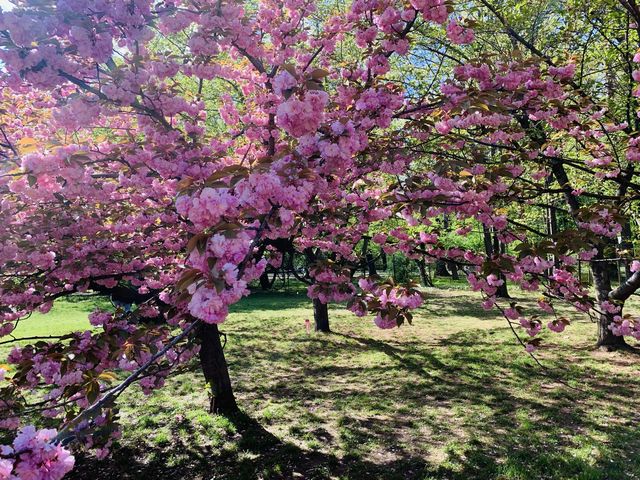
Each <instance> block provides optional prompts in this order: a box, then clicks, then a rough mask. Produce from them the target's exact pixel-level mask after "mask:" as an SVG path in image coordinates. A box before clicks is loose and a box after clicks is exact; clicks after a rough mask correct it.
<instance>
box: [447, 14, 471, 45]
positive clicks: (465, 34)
mask: <svg viewBox="0 0 640 480" xmlns="http://www.w3.org/2000/svg"><path fill="white" fill-rule="evenodd" d="M447 37H448V38H449V40H451V41H452V42H453V43H455V44H457V45H463V44H465V43H471V42H473V40H474V38H475V35H474V33H473V30H472V29H470V28H465V27H463V26H461V25H460V24H459V23H458V22H457V21H456V20H452V21H451V22H449V25H447Z"/></svg>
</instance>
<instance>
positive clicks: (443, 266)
mask: <svg viewBox="0 0 640 480" xmlns="http://www.w3.org/2000/svg"><path fill="white" fill-rule="evenodd" d="M434 275H436V276H437V277H450V276H451V274H450V273H449V270H447V263H446V262H445V261H444V260H441V259H438V260H436V271H435V273H434Z"/></svg>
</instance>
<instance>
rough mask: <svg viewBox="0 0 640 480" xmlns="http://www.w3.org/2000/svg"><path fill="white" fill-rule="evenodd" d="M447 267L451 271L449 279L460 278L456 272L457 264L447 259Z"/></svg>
mask: <svg viewBox="0 0 640 480" xmlns="http://www.w3.org/2000/svg"><path fill="white" fill-rule="evenodd" d="M447 267H448V269H449V271H450V272H451V279H452V280H460V275H459V274H458V264H457V263H456V262H454V261H453V260H448V261H447Z"/></svg>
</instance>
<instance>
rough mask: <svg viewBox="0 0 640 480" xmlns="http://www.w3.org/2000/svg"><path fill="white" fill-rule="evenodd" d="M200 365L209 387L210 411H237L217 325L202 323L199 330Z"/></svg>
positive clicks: (225, 412)
mask: <svg viewBox="0 0 640 480" xmlns="http://www.w3.org/2000/svg"><path fill="white" fill-rule="evenodd" d="M198 333H199V338H200V342H201V345H200V365H201V367H202V372H203V373H204V378H205V379H206V381H207V383H208V384H209V385H210V387H211V404H210V405H209V412H210V413H220V414H229V413H234V412H236V411H238V405H237V404H236V399H235V397H234V395H233V389H232V388H231V379H230V378H229V370H228V368H227V361H226V360H225V358H224V351H223V349H222V343H221V342H220V332H219V331H218V325H216V324H208V323H203V324H202V325H201V326H200V330H199V332H198Z"/></svg>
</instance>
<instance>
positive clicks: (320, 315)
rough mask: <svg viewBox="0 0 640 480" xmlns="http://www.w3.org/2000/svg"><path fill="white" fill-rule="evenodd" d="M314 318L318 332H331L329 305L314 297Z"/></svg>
mask: <svg viewBox="0 0 640 480" xmlns="http://www.w3.org/2000/svg"><path fill="white" fill-rule="evenodd" d="M313 319H314V320H315V324H316V332H324V333H331V329H330V328H329V307H328V305H327V304H326V303H322V302H321V301H320V300H319V299H317V298H314V299H313Z"/></svg>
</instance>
